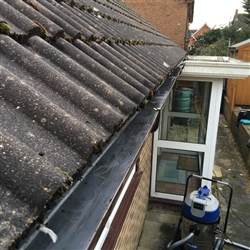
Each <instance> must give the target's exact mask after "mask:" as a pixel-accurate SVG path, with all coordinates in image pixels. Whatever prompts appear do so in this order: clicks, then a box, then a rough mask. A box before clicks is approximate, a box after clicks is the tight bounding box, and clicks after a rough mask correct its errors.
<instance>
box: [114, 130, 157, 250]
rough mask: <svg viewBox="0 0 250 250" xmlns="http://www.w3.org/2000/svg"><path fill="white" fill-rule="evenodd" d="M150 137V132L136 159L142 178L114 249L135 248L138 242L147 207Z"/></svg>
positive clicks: (125, 249) (150, 150) (150, 153)
mask: <svg viewBox="0 0 250 250" xmlns="http://www.w3.org/2000/svg"><path fill="white" fill-rule="evenodd" d="M152 137H153V136H152V134H150V136H149V138H148V139H147V140H146V142H145V143H144V146H143V147H142V150H141V152H140V155H139V159H138V161H137V165H138V167H139V169H138V171H142V178H141V180H140V183H139V185H138V188H137V190H136V192H135V195H134V198H133V201H132V203H131V206H130V208H129V210H128V213H127V216H126V219H125V221H124V223H123V226H122V229H121V232H120V234H119V237H118V239H117V241H116V244H115V247H114V249H117V250H130V249H137V246H138V244H139V240H140V236H141V231H142V227H143V223H144V219H145V216H146V212H147V209H148V200H149V186H150V172H151V157H152Z"/></svg>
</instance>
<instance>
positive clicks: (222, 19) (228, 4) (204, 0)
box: [190, 0, 244, 29]
mask: <svg viewBox="0 0 250 250" xmlns="http://www.w3.org/2000/svg"><path fill="white" fill-rule="evenodd" d="M242 5H243V4H242V0H195V4H194V18H193V23H192V24H190V29H199V28H201V26H202V25H203V24H204V23H207V24H208V26H209V27H210V28H214V27H219V26H224V25H228V24H229V22H230V21H232V20H233V17H234V14H235V11H236V9H238V12H239V13H243V12H244V9H243V7H242Z"/></svg>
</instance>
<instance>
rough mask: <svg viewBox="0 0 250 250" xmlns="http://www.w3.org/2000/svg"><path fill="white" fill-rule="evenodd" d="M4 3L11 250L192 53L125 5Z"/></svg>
mask: <svg viewBox="0 0 250 250" xmlns="http://www.w3.org/2000/svg"><path fill="white" fill-rule="evenodd" d="M0 4H1V9H0V33H1V35H0V54H1V55H0V79H1V81H0V84H1V85H0V97H1V98H0V107H1V115H0V196H1V200H0V214H1V217H0V232H1V233H0V248H6V247H8V246H10V245H12V247H14V246H15V245H16V243H17V242H18V241H19V240H20V239H21V238H22V237H25V233H26V232H27V229H28V228H29V227H30V226H31V225H32V224H34V222H35V221H37V220H42V217H43V214H44V213H46V212H47V211H48V210H50V209H52V208H53V206H54V204H55V202H56V201H57V200H58V199H59V198H60V197H61V196H62V195H63V194H64V193H65V192H67V190H69V189H70V188H71V187H72V185H73V183H74V181H75V180H77V179H78V178H79V177H80V176H81V175H82V174H83V173H84V171H86V169H87V168H88V167H89V166H91V164H92V163H91V162H93V161H92V158H93V156H95V154H98V153H100V152H101V151H102V148H103V147H105V146H106V145H108V143H109V142H110V141H111V140H112V139H113V138H114V135H115V134H116V132H117V131H118V130H119V129H120V128H121V127H123V126H124V124H126V122H127V121H128V120H129V118H130V117H131V116H132V115H133V114H135V112H136V110H138V109H143V104H144V103H145V102H146V100H147V99H148V98H150V96H152V94H153V93H154V92H155V91H156V90H157V89H158V87H159V86H160V85H161V84H162V83H163V82H164V81H165V80H166V79H167V78H168V76H169V75H170V74H171V72H172V71H173V70H174V69H175V67H176V66H177V65H178V64H179V63H180V62H181V61H182V59H183V58H184V57H185V54H186V52H185V51H183V50H182V49H181V48H180V47H179V46H178V45H177V44H176V43H174V42H173V41H171V40H169V39H168V38H167V37H166V36H165V35H163V34H162V33H160V32H159V31H157V30H156V29H155V28H154V27H152V26H151V25H150V24H149V23H148V22H147V21H145V20H144V19H142V18H141V17H140V16H139V15H138V14H136V13H135V12H134V11H131V10H130V9H129V8H128V7H127V6H126V5H125V4H124V3H122V2H121V1H111V0H109V1H104V0H99V1H90V0H81V1H80V0H79V1H77V0H75V1H70V0H68V1H66V0H65V1H53V0H48V1H45V0H37V1H35V0H29V1H27V0H26V1H21V0H5V1H3V0H0Z"/></svg>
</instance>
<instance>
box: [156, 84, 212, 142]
mask: <svg viewBox="0 0 250 250" xmlns="http://www.w3.org/2000/svg"><path fill="white" fill-rule="evenodd" d="M211 86H212V85H211V83H210V82H189V81H178V82H177V83H176V86H175V88H174V89H173V90H172V92H171V94H170V96H169V98H168V100H167V101H166V104H165V106H164V109H163V110H162V115H161V127H160V133H159V139H160V140H170V141H180V142H189V143H199V144H204V143H205V139H206V131H207V120H208V111H209V104H210V95H211Z"/></svg>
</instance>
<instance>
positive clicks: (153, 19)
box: [124, 0, 190, 49]
mask: <svg viewBox="0 0 250 250" xmlns="http://www.w3.org/2000/svg"><path fill="white" fill-rule="evenodd" d="M124 2H125V3H126V4H127V5H128V6H130V7H131V8H132V9H133V10H134V11H136V12H137V13H139V14H140V15H141V16H142V17H143V18H145V19H146V20H148V21H149V22H150V23H151V24H152V25H153V26H155V27H156V28H157V29H158V30H160V31H161V32H163V33H164V34H165V35H166V36H167V37H169V38H170V39H171V40H173V41H175V42H176V43H177V44H179V45H180V46H181V47H182V48H184V49H185V48H186V42H187V41H186V38H185V37H186V35H187V31H188V27H189V23H188V3H189V2H190V1H187V0H124Z"/></svg>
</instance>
